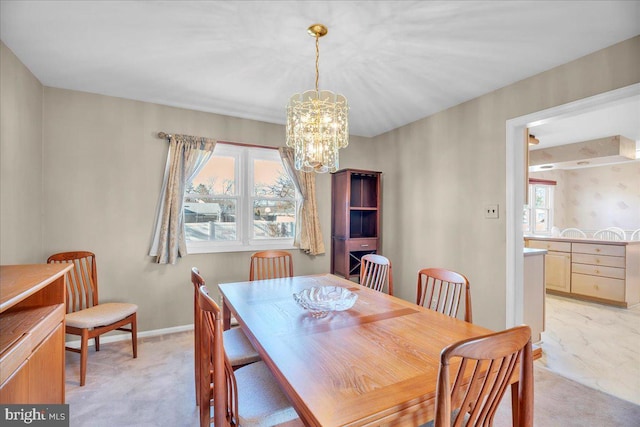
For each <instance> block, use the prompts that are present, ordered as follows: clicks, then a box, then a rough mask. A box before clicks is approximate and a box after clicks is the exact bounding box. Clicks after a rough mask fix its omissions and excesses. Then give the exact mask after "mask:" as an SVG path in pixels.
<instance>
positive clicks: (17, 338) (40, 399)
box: [0, 264, 73, 404]
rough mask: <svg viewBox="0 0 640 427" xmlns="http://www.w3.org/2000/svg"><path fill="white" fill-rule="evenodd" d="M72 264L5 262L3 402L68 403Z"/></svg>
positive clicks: (1, 281) (0, 322) (0, 317)
mask: <svg viewBox="0 0 640 427" xmlns="http://www.w3.org/2000/svg"><path fill="white" fill-rule="evenodd" d="M72 268H73V266H72V265H67V264H34V265H7V266H1V267H0V403H2V404H9V403H22V404H25V403H34V404H38V403H64V401H65V391H64V352H65V348H64V346H65V343H64V340H65V334H64V316H65V312H66V310H65V273H66V272H67V271H69V270H71V269H72Z"/></svg>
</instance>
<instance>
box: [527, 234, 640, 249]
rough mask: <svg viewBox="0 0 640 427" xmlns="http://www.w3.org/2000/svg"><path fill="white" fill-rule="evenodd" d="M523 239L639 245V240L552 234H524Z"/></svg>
mask: <svg viewBox="0 0 640 427" xmlns="http://www.w3.org/2000/svg"><path fill="white" fill-rule="evenodd" d="M524 240H552V241H555V242H569V243H595V244H598V245H618V246H626V245H640V240H598V239H591V238H586V239H583V238H580V237H553V236H536V235H525V236H524Z"/></svg>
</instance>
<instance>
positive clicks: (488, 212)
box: [484, 205, 499, 219]
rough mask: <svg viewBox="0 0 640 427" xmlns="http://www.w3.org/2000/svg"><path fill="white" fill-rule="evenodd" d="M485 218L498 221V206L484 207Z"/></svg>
mask: <svg viewBox="0 0 640 427" xmlns="http://www.w3.org/2000/svg"><path fill="white" fill-rule="evenodd" d="M484 217H485V218H488V219H497V218H499V215H498V205H486V206H485V207H484Z"/></svg>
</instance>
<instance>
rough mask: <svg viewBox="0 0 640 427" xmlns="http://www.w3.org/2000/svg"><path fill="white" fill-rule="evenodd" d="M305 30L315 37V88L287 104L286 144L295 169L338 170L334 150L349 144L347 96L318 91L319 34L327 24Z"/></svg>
mask: <svg viewBox="0 0 640 427" xmlns="http://www.w3.org/2000/svg"><path fill="white" fill-rule="evenodd" d="M307 31H308V32H309V35H311V36H313V37H315V38H316V89H315V90H308V91H306V92H303V93H296V94H294V95H293V96H292V97H291V98H290V99H289V104H288V105H287V146H288V147H292V148H294V149H295V168H296V169H297V170H301V171H304V172H317V173H325V172H335V171H336V170H338V167H339V166H338V149H340V148H344V147H346V146H347V145H348V144H349V120H348V117H347V112H348V110H349V105H348V104H347V98H345V97H344V96H342V95H338V94H335V93H333V92H331V91H329V90H318V76H319V71H318V70H319V69H318V62H319V59H320V37H323V36H325V35H326V34H327V31H328V30H327V27H325V26H324V25H322V24H313V25H312V26H310V27H309V28H308V29H307Z"/></svg>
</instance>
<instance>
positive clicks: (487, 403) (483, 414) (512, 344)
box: [435, 325, 533, 427]
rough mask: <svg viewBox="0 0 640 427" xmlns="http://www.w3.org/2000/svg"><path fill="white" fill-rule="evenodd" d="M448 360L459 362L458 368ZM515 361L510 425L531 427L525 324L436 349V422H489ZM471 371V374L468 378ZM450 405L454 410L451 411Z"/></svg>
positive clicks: (446, 425) (445, 425)
mask: <svg viewBox="0 0 640 427" xmlns="http://www.w3.org/2000/svg"><path fill="white" fill-rule="evenodd" d="M452 360H454V361H456V363H458V366H457V368H456V366H455V364H452V363H451V361H452ZM458 361H459V362H458ZM518 367H519V369H520V371H519V377H518V379H519V383H517V384H516V385H514V386H512V390H511V392H512V393H516V394H517V396H515V398H514V399H512V401H513V402H515V404H516V407H515V408H513V410H514V420H515V423H514V426H518V427H531V426H532V425H533V359H532V355H531V329H530V328H529V327H528V326H526V325H523V326H517V327H515V328H511V329H508V330H506V331H502V332H497V333H494V334H489V335H485V336H482V337H475V338H471V339H467V340H463V341H460V342H457V343H454V344H451V345H449V346H447V347H446V348H445V349H444V350H442V352H441V354H440V370H439V374H438V384H437V391H436V416H435V426H436V427H450V426H462V425H473V426H492V425H493V420H494V416H495V413H496V411H497V409H498V406H499V404H500V401H501V400H502V398H503V397H504V395H505V392H506V390H507V387H508V386H509V385H510V383H511V381H512V378H513V377H514V375H515V372H516V369H517V368H518ZM452 369H453V372H454V375H455V381H454V382H453V384H451V382H450V380H449V375H450V371H451V370H452ZM470 372H471V378H470V379H468V377H469V373H470ZM465 378H467V379H465ZM452 409H459V411H457V412H452ZM452 414H453V415H452Z"/></svg>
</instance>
